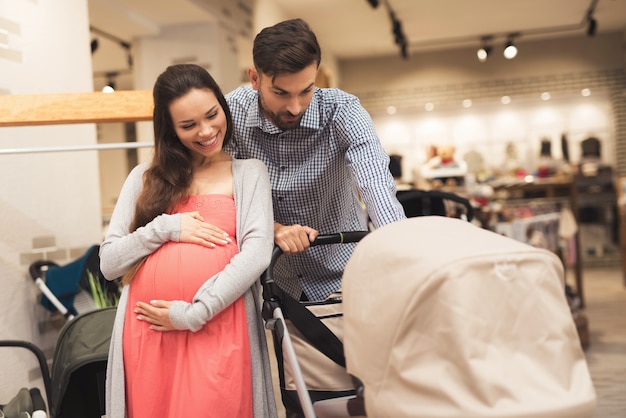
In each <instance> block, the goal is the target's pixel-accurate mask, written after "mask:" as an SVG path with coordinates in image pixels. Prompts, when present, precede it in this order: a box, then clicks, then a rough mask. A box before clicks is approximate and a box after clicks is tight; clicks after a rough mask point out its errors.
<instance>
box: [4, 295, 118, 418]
mask: <svg viewBox="0 0 626 418" xmlns="http://www.w3.org/2000/svg"><path fill="white" fill-rule="evenodd" d="M115 310H116V309H115V307H108V308H103V309H97V310H93V311H89V312H86V313H83V314H80V315H78V316H76V317H75V318H74V319H72V320H71V321H69V322H67V323H66V324H65V325H64V326H63V328H62V329H61V332H60V334H59V338H58V340H57V343H56V346H55V349H54V356H53V359H52V366H51V368H49V367H48V363H47V360H46V358H45V355H44V354H43V352H42V351H41V349H40V348H39V347H37V346H36V345H34V344H31V343H29V342H27V341H0V347H22V348H26V349H28V350H30V351H31V352H32V353H33V354H34V355H35V356H36V357H37V361H38V362H39V367H40V370H41V375H42V377H43V382H44V387H45V388H44V389H45V395H46V399H47V403H48V406H49V408H48V409H49V412H50V414H49V415H46V410H47V409H46V402H45V401H44V399H43V397H42V396H41V394H40V392H39V390H38V389H37V388H31V389H27V388H24V389H21V390H20V391H19V393H18V395H17V396H16V397H15V398H13V399H12V400H11V401H10V402H9V403H8V404H7V405H5V406H4V407H3V408H2V409H3V410H4V412H3V414H5V415H6V417H7V418H11V417H25V416H26V415H23V413H24V412H28V413H29V414H30V416H32V417H33V418H36V417H41V418H43V417H47V416H50V417H52V418H57V417H58V418H100V417H101V416H102V415H103V411H104V378H105V373H106V364H107V358H108V353H109V341H110V339H111V332H112V330H113V320H114V318H115ZM35 411H39V412H38V414H37V415H33V414H34V412H35ZM2 416H3V415H2V414H0V417H2Z"/></svg>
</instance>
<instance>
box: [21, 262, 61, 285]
mask: <svg viewBox="0 0 626 418" xmlns="http://www.w3.org/2000/svg"><path fill="white" fill-rule="evenodd" d="M44 267H45V269H46V270H47V269H48V267H59V265H58V264H57V263H55V262H54V261H49V260H39V261H35V262H34V263H32V264H31V265H30V267H29V268H28V272H29V273H30V278H31V279H33V280H37V279H38V278H41V276H42V272H43V271H44Z"/></svg>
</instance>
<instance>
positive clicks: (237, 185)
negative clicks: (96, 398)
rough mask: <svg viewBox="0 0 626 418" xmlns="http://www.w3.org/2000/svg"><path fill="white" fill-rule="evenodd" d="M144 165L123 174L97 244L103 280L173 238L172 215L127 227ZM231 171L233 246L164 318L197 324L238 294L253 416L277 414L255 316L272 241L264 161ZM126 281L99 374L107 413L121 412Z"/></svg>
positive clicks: (240, 163) (114, 417) (117, 416)
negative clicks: (226, 259)
mask: <svg viewBox="0 0 626 418" xmlns="http://www.w3.org/2000/svg"><path fill="white" fill-rule="evenodd" d="M148 166H149V165H148V164H141V165H139V166H137V167H135V168H134V169H133V170H132V171H131V173H130V174H129V176H128V178H127V179H126V182H125V183H124V186H123V187H122V190H121V192H120V196H119V199H118V201H117V204H116V205H115V209H114V211H113V216H112V217H111V222H110V224H109V230H108V234H107V236H106V238H105V240H104V242H103V243H102V245H101V246H100V269H101V270H102V273H103V274H104V276H105V277H106V278H107V279H108V280H114V279H116V278H118V277H121V276H122V275H123V274H124V273H126V272H127V271H128V269H129V268H130V267H131V266H132V265H134V263H136V262H137V261H138V260H140V259H141V258H143V257H145V256H147V255H149V254H151V253H152V252H154V251H155V250H156V249H158V248H159V247H160V246H161V245H163V244H164V243H165V242H167V241H178V240H179V236H180V215H179V214H174V215H168V214H163V215H159V216H157V217H156V218H155V219H153V220H152V221H151V222H149V223H148V224H147V225H146V226H144V227H141V228H138V229H137V230H136V231H134V232H132V233H129V225H130V223H131V221H132V218H133V216H134V212H135V201H136V199H137V197H138V195H139V193H140V192H141V189H142V187H143V173H144V172H145V170H146V169H147V168H148ZM232 171H233V193H234V199H235V206H236V210H237V219H236V221H237V242H238V245H239V253H238V254H237V255H235V256H234V257H233V258H232V259H231V261H230V263H229V264H228V265H227V266H226V267H225V268H224V270H223V271H222V272H220V273H218V274H216V275H215V276H214V277H212V278H210V279H211V280H207V281H206V282H205V284H204V285H203V286H202V287H201V288H200V289H199V290H198V292H197V293H196V295H195V296H194V299H193V302H192V303H188V302H184V301H175V302H174V303H173V304H172V306H171V307H170V319H171V321H172V324H173V325H174V326H175V327H176V328H177V329H181V330H190V331H197V330H199V329H200V328H201V327H202V326H203V325H204V324H205V323H206V322H207V321H209V320H210V319H211V318H212V317H213V316H215V315H216V314H217V313H218V312H220V311H221V310H222V309H224V308H225V307H226V306H228V305H230V304H231V303H233V302H234V301H235V300H237V298H239V297H240V296H241V295H244V301H245V306H246V314H247V317H248V335H249V340H250V355H251V361H252V391H253V407H254V416H255V417H257V418H265V417H276V416H277V412H276V404H275V401H274V391H273V386H272V379H271V372H270V363H269V357H268V351H267V341H266V335H265V329H264V327H263V320H262V319H261V316H260V310H261V305H262V299H261V292H260V283H259V281H258V278H259V276H260V275H261V273H262V272H263V271H264V270H265V269H266V268H267V266H268V265H269V262H270V257H271V252H272V249H273V246H274V234H273V212H272V200H271V189H270V183H269V176H268V173H267V168H266V167H265V165H264V164H263V163H262V162H261V161H259V160H253V159H249V160H235V159H234V160H233V163H232ZM207 279H209V278H207ZM128 288H129V286H125V287H124V288H123V290H122V295H121V298H120V302H119V305H118V310H117V315H116V318H115V324H114V327H113V335H112V338H111V345H110V349H109V360H108V367H107V380H106V411H107V414H106V417H108V418H124V417H125V416H126V402H125V387H124V363H123V357H122V355H123V353H122V333H123V327H124V315H125V313H126V304H127V301H128Z"/></svg>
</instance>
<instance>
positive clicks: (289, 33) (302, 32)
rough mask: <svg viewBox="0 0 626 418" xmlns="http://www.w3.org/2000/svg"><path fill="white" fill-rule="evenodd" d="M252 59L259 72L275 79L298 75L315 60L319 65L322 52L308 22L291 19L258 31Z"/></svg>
mask: <svg viewBox="0 0 626 418" xmlns="http://www.w3.org/2000/svg"><path fill="white" fill-rule="evenodd" d="M252 58H253V60H254V66H255V68H256V70H257V71H259V72H260V73H263V74H266V75H268V76H270V77H272V78H274V77H276V76H279V75H282V74H295V73H297V72H299V71H301V70H303V69H304V68H306V67H308V66H309V65H311V64H313V63H315V64H316V65H317V66H318V67H319V65H320V61H321V60H322V52H321V49H320V46H319V44H318V43H317V37H316V36H315V33H313V31H312V30H311V28H310V27H309V25H308V24H307V23H306V22H305V21H304V20H302V19H291V20H285V21H283V22H280V23H277V24H275V25H274V26H270V27H267V28H265V29H263V30H262V31H261V32H259V33H258V35H257V36H256V37H255V38H254V45H253V47H252Z"/></svg>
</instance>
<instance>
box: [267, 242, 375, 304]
mask: <svg viewBox="0 0 626 418" xmlns="http://www.w3.org/2000/svg"><path fill="white" fill-rule="evenodd" d="M368 233H369V231H347V232H337V233H334V234H326V235H318V237H317V238H316V239H315V240H314V241H313V242H311V247H315V246H318V245H329V244H348V243H352V242H359V241H360V240H361V239H362V238H363V237H364V236H366V235H367V234H368ZM282 254H283V250H281V249H280V247H279V246H278V245H275V246H274V250H273V251H272V258H271V260H270V265H269V266H268V267H267V269H266V270H265V271H264V272H263V274H262V275H261V285H262V286H263V294H264V297H266V300H270V299H272V297H273V296H274V295H273V293H274V292H273V291H272V290H270V289H266V288H267V287H268V286H267V285H271V284H273V283H274V275H273V270H274V265H275V264H276V261H277V260H278V258H279V257H280V256H281V255H282Z"/></svg>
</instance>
